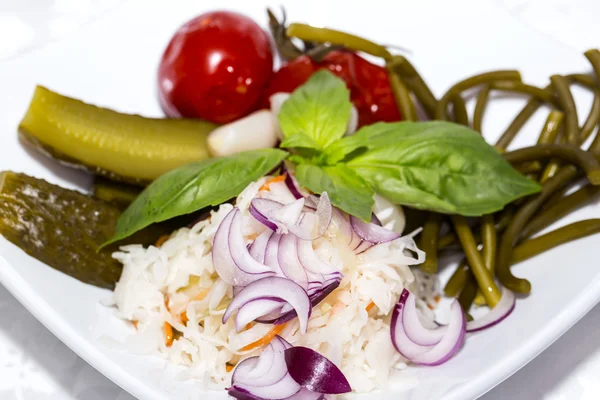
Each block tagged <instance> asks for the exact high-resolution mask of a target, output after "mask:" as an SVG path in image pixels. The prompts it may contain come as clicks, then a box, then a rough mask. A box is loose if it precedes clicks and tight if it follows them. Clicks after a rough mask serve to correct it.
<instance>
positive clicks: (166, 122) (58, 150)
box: [19, 86, 216, 184]
mask: <svg viewBox="0 0 600 400" xmlns="http://www.w3.org/2000/svg"><path fill="white" fill-rule="evenodd" d="M215 128H216V125H214V124H212V123H210V122H206V121H202V120H194V119H154V118H145V117H142V116H139V115H130V114H122V113H119V112H116V111H113V110H109V109H106V108H100V107H96V106H93V105H90V104H86V103H84V102H82V101H80V100H76V99H72V98H69V97H66V96H62V95H60V94H58V93H54V92H52V91H50V90H48V89H46V88H44V87H41V86H38V87H37V88H36V89H35V93H34V95H33V99H32V100H31V103H30V105H29V109H28V110H27V113H26V114H25V116H24V117H23V120H22V121H21V123H20V125H19V134H20V137H21V138H22V139H23V141H25V142H26V143H28V144H31V145H32V146H34V147H35V148H36V149H38V150H40V151H42V152H44V153H46V154H48V155H50V156H52V157H54V158H56V159H58V160H59V161H61V162H63V163H65V164H67V165H71V166H74V167H79V168H83V169H86V170H88V171H91V172H93V173H95V174H98V175H102V176H105V177H107V178H109V179H112V180H118V181H124V182H129V183H142V184H145V183H148V182H150V181H152V180H154V179H155V178H157V177H159V176H160V175H162V174H164V173H165V172H168V171H170V170H172V169H174V168H176V167H179V166H181V165H185V164H188V163H190V162H193V161H199V160H203V159H206V158H208V157H210V156H209V153H208V148H207V143H206V140H207V136H208V134H209V133H210V132H211V131H212V130H213V129H215Z"/></svg>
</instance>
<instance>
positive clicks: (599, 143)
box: [588, 130, 600, 157]
mask: <svg viewBox="0 0 600 400" xmlns="http://www.w3.org/2000/svg"><path fill="white" fill-rule="evenodd" d="M588 151H589V152H590V153H592V154H594V155H595V156H596V157H600V130H598V132H596V137H595V138H594V141H593V142H592V144H591V145H590V148H589V149H588Z"/></svg>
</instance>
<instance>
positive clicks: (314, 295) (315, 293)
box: [256, 277, 342, 325]
mask: <svg viewBox="0 0 600 400" xmlns="http://www.w3.org/2000/svg"><path fill="white" fill-rule="evenodd" d="M341 280H342V279H341V277H339V278H337V279H333V280H331V281H328V282H326V283H324V284H323V285H322V286H320V287H318V288H315V289H313V290H311V291H310V295H309V298H310V304H311V305H312V307H315V306H316V305H318V304H319V303H320V302H321V301H323V299H325V297H327V296H328V295H329V294H330V293H331V292H333V291H334V290H335V289H336V288H337V287H338V286H339V285H340V281H341ZM294 318H296V311H295V310H293V309H292V308H291V307H290V306H289V305H288V304H286V305H284V306H283V307H282V309H281V311H279V312H275V313H270V314H268V315H265V316H263V317H260V318H257V319H256V322H260V323H263V324H275V325H280V324H283V323H285V322H288V321H290V320H292V319H294Z"/></svg>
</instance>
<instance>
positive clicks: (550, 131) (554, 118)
mask: <svg viewBox="0 0 600 400" xmlns="http://www.w3.org/2000/svg"><path fill="white" fill-rule="evenodd" d="M564 117H565V114H563V113H562V112H560V111H551V112H550V114H548V118H547V119H546V123H545V124H544V128H543V129H542V133H540V136H539V138H538V142H537V144H552V143H554V142H556V139H557V137H558V134H559V133H560V130H561V128H562V124H563V121H564ZM560 165H561V163H560V161H558V160H550V162H549V163H548V165H547V166H546V168H545V169H544V172H543V173H542V176H541V177H540V183H544V182H546V181H547V180H548V179H550V178H551V177H553V176H554V175H555V174H556V172H557V171H558V169H559V168H560Z"/></svg>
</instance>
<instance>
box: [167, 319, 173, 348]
mask: <svg viewBox="0 0 600 400" xmlns="http://www.w3.org/2000/svg"><path fill="white" fill-rule="evenodd" d="M164 329H165V344H166V345H167V347H171V345H172V344H173V340H174V339H175V336H174V335H173V327H172V326H171V324H169V323H168V322H165V325H164Z"/></svg>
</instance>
